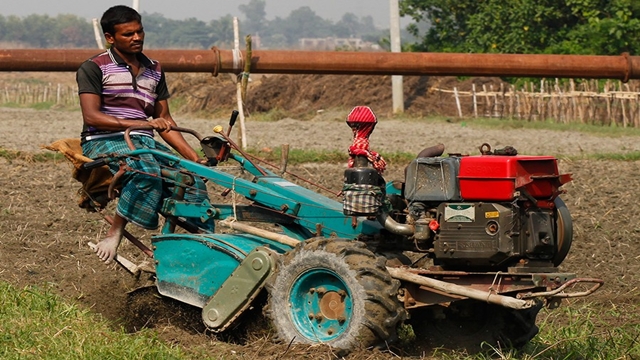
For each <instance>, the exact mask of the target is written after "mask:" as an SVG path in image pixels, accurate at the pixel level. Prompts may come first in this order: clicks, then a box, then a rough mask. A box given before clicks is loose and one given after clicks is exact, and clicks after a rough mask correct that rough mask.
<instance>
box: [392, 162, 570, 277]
mask: <svg viewBox="0 0 640 360" xmlns="http://www.w3.org/2000/svg"><path fill="white" fill-rule="evenodd" d="M568 181H571V176H570V174H564V175H561V174H559V172H558V165H557V160H556V159H555V158H554V157H551V156H519V155H514V156H507V155H479V156H450V157H428V158H418V159H416V160H414V161H413V162H412V163H411V164H410V165H409V166H408V167H407V172H406V178H405V184H404V187H403V194H402V195H403V197H404V198H405V200H406V203H407V209H406V211H405V212H406V214H407V215H406V219H405V222H406V223H407V224H411V225H413V226H414V227H415V229H416V231H415V234H414V235H413V237H412V240H413V241H414V243H415V244H416V245H417V246H416V248H420V249H429V250H428V251H429V253H431V254H432V255H433V257H434V263H435V264H436V265H440V266H442V267H444V268H447V269H469V268H478V269H480V268H482V269H487V270H492V271H496V270H507V268H509V267H516V266H519V267H525V266H526V267H527V268H531V267H541V268H547V269H548V268H549V267H553V266H557V265H558V264H560V262H562V260H563V259H564V257H565V256H566V254H567V252H568V250H569V247H570V244H571V238H572V228H571V217H570V215H569V212H568V210H567V208H566V206H565V205H564V203H563V202H562V200H561V199H560V198H559V197H558V195H559V194H560V193H561V190H560V187H561V186H562V185H563V184H565V183H567V182H568Z"/></svg>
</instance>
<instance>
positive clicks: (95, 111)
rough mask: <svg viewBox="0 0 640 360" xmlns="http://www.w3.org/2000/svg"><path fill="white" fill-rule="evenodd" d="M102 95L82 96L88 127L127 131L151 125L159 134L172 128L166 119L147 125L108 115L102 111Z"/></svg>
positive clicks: (84, 118) (90, 94)
mask: <svg viewBox="0 0 640 360" xmlns="http://www.w3.org/2000/svg"><path fill="white" fill-rule="evenodd" d="M100 103H101V99H100V95H97V94H92V93H82V94H80V109H82V120H83V121H84V123H85V124H87V125H88V126H93V127H95V128H96V129H100V130H109V131H119V130H126V129H127V128H128V127H131V126H140V125H150V126H152V127H153V128H154V129H155V130H157V131H158V132H162V131H165V130H167V129H169V126H171V122H170V121H167V120H165V119H154V120H150V121H149V122H146V123H141V122H140V120H124V119H118V118H116V117H114V116H111V115H107V114H105V113H103V112H101V111H100Z"/></svg>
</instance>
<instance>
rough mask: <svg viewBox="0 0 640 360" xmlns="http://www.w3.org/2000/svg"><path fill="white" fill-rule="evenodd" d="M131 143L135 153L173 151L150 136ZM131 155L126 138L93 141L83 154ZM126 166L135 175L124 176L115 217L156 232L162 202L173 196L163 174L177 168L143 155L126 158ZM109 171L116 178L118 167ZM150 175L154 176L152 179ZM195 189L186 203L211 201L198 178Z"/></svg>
mask: <svg viewBox="0 0 640 360" xmlns="http://www.w3.org/2000/svg"><path fill="white" fill-rule="evenodd" d="M131 141H132V142H133V144H134V145H135V147H136V149H155V150H159V151H163V152H168V153H172V151H171V150H170V149H169V148H168V147H167V146H165V145H163V144H162V143H159V142H156V141H155V140H154V139H153V138H152V137H150V136H144V135H131ZM129 151H131V150H130V149H129V146H127V143H126V142H125V140H124V136H114V137H109V138H102V139H99V140H90V141H86V142H84V143H83V144H82V152H83V154H84V155H85V156H87V157H89V158H92V159H95V158H97V157H98V156H100V155H105V154H113V153H117V154H123V153H127V152H129ZM126 162H127V165H128V166H130V167H131V168H132V169H135V170H136V171H128V172H126V173H125V174H124V176H122V178H121V184H122V190H121V192H120V200H119V201H118V205H117V207H116V213H117V214H118V215H120V216H122V217H123V218H125V219H126V220H128V221H129V222H131V223H133V224H136V225H138V226H140V227H142V228H145V229H149V230H153V229H156V228H157V227H158V220H159V216H158V212H159V211H160V210H161V208H162V202H163V199H165V198H167V197H169V196H171V190H172V189H171V188H172V187H171V186H170V185H171V184H168V183H167V182H165V181H163V180H162V178H161V177H160V170H161V168H163V167H169V168H170V169H174V168H175V164H174V163H173V162H172V161H170V160H168V159H166V158H164V157H158V158H156V157H155V156H153V155H152V154H142V155H139V156H138V157H137V158H136V159H133V158H126ZM109 169H110V170H111V172H112V173H113V174H115V173H116V172H117V171H118V170H119V169H120V166H119V164H116V163H110V164H109ZM147 174H153V175H155V176H150V175H147ZM194 180H195V182H194V185H193V186H192V187H191V188H187V191H186V193H185V197H184V200H185V201H188V202H194V203H198V204H200V203H202V202H203V201H204V200H206V199H208V195H207V190H206V185H205V183H204V182H203V181H202V179H200V178H199V177H197V176H195V177H194ZM192 220H197V221H191V222H195V223H199V224H200V226H203V227H204V228H205V229H209V228H211V227H210V226H208V224H202V223H201V222H200V220H199V219H192Z"/></svg>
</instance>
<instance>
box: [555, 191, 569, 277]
mask: <svg viewBox="0 0 640 360" xmlns="http://www.w3.org/2000/svg"><path fill="white" fill-rule="evenodd" d="M554 203H555V205H556V211H557V214H558V215H557V220H556V228H557V231H556V232H557V233H556V239H558V240H557V243H558V246H557V247H558V248H557V252H556V255H555V256H554V257H553V266H558V265H560V264H561V263H562V262H563V261H564V258H566V257H567V254H568V253H569V249H571V242H572V241H573V222H572V221H571V214H570V213H569V209H567V205H565V203H564V201H562V199H560V198H559V197H557V198H556V199H555V200H554Z"/></svg>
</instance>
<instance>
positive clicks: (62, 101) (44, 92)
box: [0, 82, 78, 106]
mask: <svg viewBox="0 0 640 360" xmlns="http://www.w3.org/2000/svg"><path fill="white" fill-rule="evenodd" d="M48 102H51V103H53V104H55V105H61V106H77V105H78V88H77V87H76V86H70V85H63V84H26V83H21V82H13V83H0V104H17V105H32V104H37V103H48Z"/></svg>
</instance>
